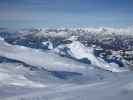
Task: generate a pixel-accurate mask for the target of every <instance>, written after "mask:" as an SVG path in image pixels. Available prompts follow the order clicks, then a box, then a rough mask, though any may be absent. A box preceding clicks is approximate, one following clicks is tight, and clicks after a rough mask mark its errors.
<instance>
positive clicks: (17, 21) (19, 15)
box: [0, 0, 133, 28]
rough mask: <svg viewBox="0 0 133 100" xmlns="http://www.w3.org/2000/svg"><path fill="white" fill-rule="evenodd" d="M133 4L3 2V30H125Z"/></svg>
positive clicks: (110, 0) (128, 0)
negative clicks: (74, 28)
mask: <svg viewBox="0 0 133 100" xmlns="http://www.w3.org/2000/svg"><path fill="white" fill-rule="evenodd" d="M132 24H133V0H0V27H11V28H18V27H19V28H24V27H100V26H108V27H110V26H111V27H125V26H129V25H132Z"/></svg>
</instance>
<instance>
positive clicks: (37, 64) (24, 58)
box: [0, 33, 133, 100]
mask: <svg viewBox="0 0 133 100" xmlns="http://www.w3.org/2000/svg"><path fill="white" fill-rule="evenodd" d="M63 34H66V33H63ZM69 40H71V41H72V43H69V44H65V45H59V46H57V47H56V48H53V45H52V43H51V42H43V44H44V45H48V47H49V49H50V50H46V51H44V50H41V49H35V48H34V49H33V48H29V47H25V46H22V45H13V44H9V43H7V42H6V41H5V40H4V39H3V38H0V57H2V59H0V61H1V63H0V100H88V99H90V100H107V99H108V100H132V99H133V95H132V93H133V79H132V77H133V75H132V72H130V71H129V70H128V69H127V68H125V67H124V68H120V67H118V66H113V64H109V63H107V62H105V61H104V60H103V59H101V58H98V57H96V56H95V55H94V54H93V53H92V51H93V48H88V47H85V46H84V45H83V44H82V43H81V42H79V41H77V40H76V39H75V37H71V38H69ZM62 48H67V53H68V54H69V56H70V58H68V57H65V56H64V57H63V56H60V55H59V54H58V51H60V49H62ZM83 58H87V59H88V60H90V63H87V64H85V63H81V62H80V60H81V59H83ZM3 59H4V60H3ZM107 70H108V71H107Z"/></svg>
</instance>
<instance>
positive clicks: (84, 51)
mask: <svg viewBox="0 0 133 100" xmlns="http://www.w3.org/2000/svg"><path fill="white" fill-rule="evenodd" d="M67 41H71V42H70V43H67V44H62V45H59V46H58V47H57V48H55V52H57V53H59V54H61V55H64V56H68V57H72V58H75V59H77V60H79V61H83V60H84V62H85V60H86V63H87V60H88V64H92V65H93V66H97V67H100V68H102V69H105V70H109V71H112V72H122V71H128V68H126V67H123V68H122V67H121V68H120V67H119V65H117V64H116V63H115V62H114V63H113V62H112V63H107V62H106V61H104V59H102V58H100V57H96V56H95V55H94V48H92V47H88V48H87V47H85V46H84V45H83V44H82V43H80V42H79V41H77V40H76V37H75V36H72V37H70V38H69V39H68V40H67Z"/></svg>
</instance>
